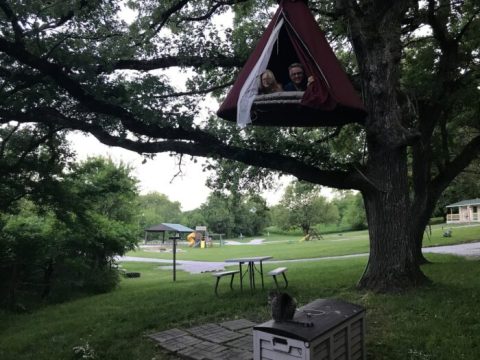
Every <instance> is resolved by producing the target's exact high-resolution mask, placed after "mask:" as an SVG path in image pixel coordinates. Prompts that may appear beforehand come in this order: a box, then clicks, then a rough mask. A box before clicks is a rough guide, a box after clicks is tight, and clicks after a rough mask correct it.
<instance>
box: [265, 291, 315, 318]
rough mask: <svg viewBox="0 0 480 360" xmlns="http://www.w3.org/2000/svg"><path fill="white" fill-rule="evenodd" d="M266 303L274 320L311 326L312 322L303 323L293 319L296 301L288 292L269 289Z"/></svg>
mask: <svg viewBox="0 0 480 360" xmlns="http://www.w3.org/2000/svg"><path fill="white" fill-rule="evenodd" d="M268 303H269V304H270V307H271V314H272V318H273V320H274V321H275V322H285V323H290V324H298V325H302V326H313V324H312V323H305V322H300V321H295V320H293V317H294V315H295V312H296V311H297V301H296V300H295V299H294V298H293V297H292V296H291V295H289V294H287V293H284V292H279V291H275V290H274V291H270V293H269V294H268Z"/></svg>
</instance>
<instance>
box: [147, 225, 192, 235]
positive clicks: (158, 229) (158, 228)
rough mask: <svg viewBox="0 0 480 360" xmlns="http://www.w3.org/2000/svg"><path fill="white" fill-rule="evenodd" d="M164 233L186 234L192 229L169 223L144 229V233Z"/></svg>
mask: <svg viewBox="0 0 480 360" xmlns="http://www.w3.org/2000/svg"><path fill="white" fill-rule="evenodd" d="M165 231H172V232H179V233H187V232H192V231H193V229H190V228H189V227H186V226H183V225H180V224H170V223H162V224H158V225H154V226H150V227H149V228H147V229H145V232H165Z"/></svg>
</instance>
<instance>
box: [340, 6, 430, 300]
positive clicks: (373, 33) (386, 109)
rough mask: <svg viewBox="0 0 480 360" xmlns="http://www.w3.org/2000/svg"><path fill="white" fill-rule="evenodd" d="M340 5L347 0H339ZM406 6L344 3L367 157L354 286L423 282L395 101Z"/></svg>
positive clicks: (408, 140)
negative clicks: (364, 248) (360, 257)
mask: <svg viewBox="0 0 480 360" xmlns="http://www.w3.org/2000/svg"><path fill="white" fill-rule="evenodd" d="M343 4H344V5H345V7H349V6H350V5H351V3H350V2H347V1H345V2H343ZM408 6H409V2H408V1H406V0H399V1H396V2H394V3H385V2H384V1H380V0H378V1H377V0H374V1H371V2H364V3H361V4H360V7H359V9H361V11H362V16H360V17H359V16H358V12H357V11H353V8H352V7H351V6H350V12H347V13H348V15H349V17H350V25H351V28H350V29H351V34H352V42H353V45H354V48H355V54H356V55H357V60H358V65H359V69H360V72H361V79H362V88H363V95H364V103H365V106H366V108H367V110H368V113H369V116H368V118H367V121H366V124H365V131H366V135H367V145H368V154H369V155H368V162H367V164H366V167H365V169H364V170H365V173H364V174H363V175H364V176H365V179H366V180H367V182H368V183H369V185H368V186H366V187H365V188H364V189H362V195H363V198H364V202H365V209H366V212H367V219H368V227H369V234H370V258H369V261H368V265H367V267H366V269H365V272H364V274H363V276H362V278H361V279H360V281H359V284H358V285H359V287H360V288H363V289H370V290H374V291H379V292H394V291H400V290H403V289H406V288H409V287H412V286H417V285H419V284H423V283H425V282H426V281H427V278H426V277H425V275H424V274H423V273H422V271H421V270H420V266H419V264H418V262H417V261H416V258H415V245H416V244H415V238H414V237H413V236H412V235H413V233H412V231H411V226H412V223H411V206H410V189H409V184H408V167H407V146H408V145H411V144H412V143H413V142H414V140H415V138H416V137H415V136H414V134H412V133H410V132H409V131H408V129H407V128H406V127H405V126H404V124H405V123H406V119H405V116H407V115H406V114H404V112H403V111H402V108H401V106H400V103H399V88H400V85H399V73H400V59H401V56H402V43H401V19H402V18H403V16H404V15H405V13H406V11H407V9H408Z"/></svg>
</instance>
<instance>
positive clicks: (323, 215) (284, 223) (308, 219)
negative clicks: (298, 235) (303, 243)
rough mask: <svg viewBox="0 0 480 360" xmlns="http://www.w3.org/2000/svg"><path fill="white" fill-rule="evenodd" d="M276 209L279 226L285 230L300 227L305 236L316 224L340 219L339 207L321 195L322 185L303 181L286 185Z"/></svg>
mask: <svg viewBox="0 0 480 360" xmlns="http://www.w3.org/2000/svg"><path fill="white" fill-rule="evenodd" d="M276 210H277V214H278V218H277V219H275V220H276V224H277V226H279V227H280V228H282V229H285V230H286V229H289V228H293V227H299V228H300V229H302V231H303V235H305V236H307V235H309V234H310V231H311V230H312V227H313V226H314V225H317V224H321V223H323V224H329V223H332V222H335V221H337V219H338V209H337V207H336V206H335V205H333V204H332V203H329V202H328V201H327V199H326V198H325V197H324V196H321V195H320V187H319V186H317V185H312V184H310V183H306V182H301V181H293V182H292V183H290V184H289V185H288V186H287V187H286V189H285V192H284V194H283V196H282V200H281V201H280V204H279V205H278V206H277V209H276Z"/></svg>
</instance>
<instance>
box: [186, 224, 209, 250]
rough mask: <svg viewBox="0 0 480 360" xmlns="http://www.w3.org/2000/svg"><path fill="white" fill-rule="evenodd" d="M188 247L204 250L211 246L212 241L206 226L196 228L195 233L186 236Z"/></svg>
mask: <svg viewBox="0 0 480 360" xmlns="http://www.w3.org/2000/svg"><path fill="white" fill-rule="evenodd" d="M187 241H188V246H190V247H200V248H201V249H204V248H206V247H210V246H212V240H211V238H210V236H209V234H208V231H207V227H206V226H196V227H195V231H193V232H191V233H190V234H188V235H187Z"/></svg>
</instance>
